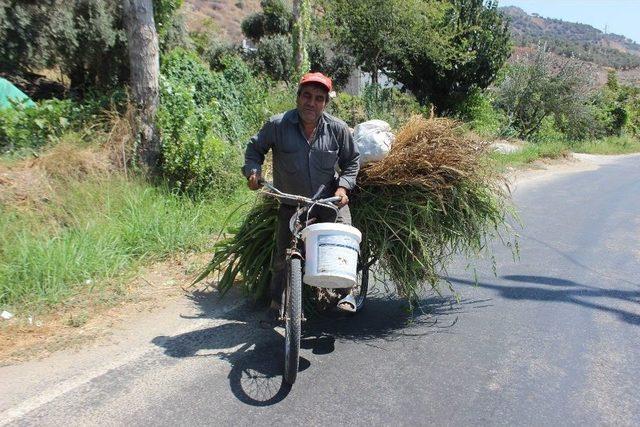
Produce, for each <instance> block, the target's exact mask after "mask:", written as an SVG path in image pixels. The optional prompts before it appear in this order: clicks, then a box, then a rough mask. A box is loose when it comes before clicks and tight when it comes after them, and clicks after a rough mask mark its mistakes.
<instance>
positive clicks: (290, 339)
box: [284, 257, 302, 384]
mask: <svg viewBox="0 0 640 427" xmlns="http://www.w3.org/2000/svg"><path fill="white" fill-rule="evenodd" d="M287 276H288V282H287V290H286V292H287V295H286V306H285V318H286V321H285V335H284V380H285V381H286V382H287V383H289V384H293V383H294V382H295V381H296V377H297V376H298V361H299V356H300V332H301V328H302V265H301V262H300V259H299V258H295V257H292V258H291V261H290V262H289V272H288V274H287Z"/></svg>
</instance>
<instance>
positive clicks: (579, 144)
mask: <svg viewBox="0 0 640 427" xmlns="http://www.w3.org/2000/svg"><path fill="white" fill-rule="evenodd" d="M570 147H571V150H572V151H575V152H577V153H588V154H628V153H638V152H640V139H638V138H637V137H633V136H631V135H621V136H606V137H604V138H600V139H591V140H583V141H572V142H571V143H570Z"/></svg>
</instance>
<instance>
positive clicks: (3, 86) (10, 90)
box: [0, 77, 36, 110]
mask: <svg viewBox="0 0 640 427" xmlns="http://www.w3.org/2000/svg"><path fill="white" fill-rule="evenodd" d="M16 102H17V103H22V104H23V105H25V106H28V107H35V105H36V104H35V103H34V102H33V101H32V100H31V99H30V98H29V97H28V96H27V95H25V93H24V92H22V91H21V90H20V89H18V88H17V87H15V86H14V85H13V84H12V83H11V82H10V81H9V80H7V79H3V78H2V77H0V110H2V109H6V108H13V104H14V103H16Z"/></svg>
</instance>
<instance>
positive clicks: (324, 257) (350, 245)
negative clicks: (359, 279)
mask: <svg viewBox="0 0 640 427" xmlns="http://www.w3.org/2000/svg"><path fill="white" fill-rule="evenodd" d="M358 250H359V247H358V244H357V243H356V242H355V241H354V240H353V239H352V238H350V237H348V236H335V235H334V236H319V237H318V273H331V274H336V275H346V276H351V277H355V275H356V270H357V265H358Z"/></svg>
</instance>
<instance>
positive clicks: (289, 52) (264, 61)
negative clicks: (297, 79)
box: [256, 34, 294, 81]
mask: <svg viewBox="0 0 640 427" xmlns="http://www.w3.org/2000/svg"><path fill="white" fill-rule="evenodd" d="M257 48H258V51H257V53H256V64H257V66H258V68H259V69H261V70H262V71H263V72H265V73H267V74H269V75H270V76H271V77H272V78H274V79H275V80H282V81H289V80H290V79H291V77H292V76H293V74H294V66H293V57H294V55H293V48H292V46H291V39H290V38H289V36H287V35H283V34H277V35H274V36H267V37H263V38H262V39H260V42H259V43H258V46H257Z"/></svg>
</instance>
